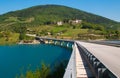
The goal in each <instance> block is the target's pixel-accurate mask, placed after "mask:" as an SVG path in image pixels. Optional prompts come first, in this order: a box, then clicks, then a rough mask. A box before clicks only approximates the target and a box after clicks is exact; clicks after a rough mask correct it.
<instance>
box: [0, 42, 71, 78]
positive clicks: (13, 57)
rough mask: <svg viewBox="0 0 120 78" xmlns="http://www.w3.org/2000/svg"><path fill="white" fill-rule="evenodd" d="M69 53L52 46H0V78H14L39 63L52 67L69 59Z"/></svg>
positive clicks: (66, 50) (64, 49)
mask: <svg viewBox="0 0 120 78" xmlns="http://www.w3.org/2000/svg"><path fill="white" fill-rule="evenodd" d="M70 55H71V51H70V50H68V49H66V48H62V47H59V46H53V45H45V44H39V45H14V46H0V78H15V76H16V75H17V74H19V73H20V72H23V71H25V70H27V69H28V67H29V66H30V68H32V69H35V68H36V67H37V66H38V65H40V64H41V62H44V63H45V64H49V65H51V66H52V65H53V64H54V63H56V62H58V61H61V60H66V59H69V58H70Z"/></svg>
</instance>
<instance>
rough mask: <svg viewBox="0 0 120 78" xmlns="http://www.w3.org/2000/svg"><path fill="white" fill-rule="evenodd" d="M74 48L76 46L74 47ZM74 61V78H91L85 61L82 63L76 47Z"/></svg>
mask: <svg viewBox="0 0 120 78" xmlns="http://www.w3.org/2000/svg"><path fill="white" fill-rule="evenodd" d="M75 46H76V45H75ZM75 51H76V52H75V57H76V59H75V61H76V78H89V77H93V75H92V73H91V71H90V69H89V67H88V65H87V63H86V61H84V59H83V57H82V56H81V54H80V52H79V50H78V48H77V46H76V48H75Z"/></svg>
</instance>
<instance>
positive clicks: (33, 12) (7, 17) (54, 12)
mask: <svg viewBox="0 0 120 78" xmlns="http://www.w3.org/2000/svg"><path fill="white" fill-rule="evenodd" d="M73 19H80V20H82V21H84V22H87V23H91V24H98V25H101V26H104V27H105V28H107V29H108V28H112V29H117V28H118V27H119V25H120V24H119V23H118V22H116V21H113V20H110V19H107V18H105V17H102V16H98V15H94V14H91V13H87V12H84V11H81V10H78V9H74V8H70V7H66V6H60V5H40V6H34V7H31V8H27V9H23V10H18V11H14V12H9V13H6V14H3V15H1V16H0V27H1V29H2V28H3V29H4V28H11V27H12V26H17V25H19V24H24V25H26V26H39V25H46V24H53V23H56V22H57V21H64V22H67V21H69V20H73Z"/></svg>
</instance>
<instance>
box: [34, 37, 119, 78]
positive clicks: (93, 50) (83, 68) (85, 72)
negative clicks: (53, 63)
mask: <svg viewBox="0 0 120 78" xmlns="http://www.w3.org/2000/svg"><path fill="white" fill-rule="evenodd" d="M36 39H37V40H39V41H40V42H44V43H48V44H54V45H60V46H64V47H67V48H72V49H73V51H72V54H71V57H70V60H69V62H68V65H67V68H66V69H65V73H64V76H63V78H120V62H119V60H120V48H118V47H113V46H107V45H100V44H94V43H88V42H82V41H74V40H63V39H52V38H40V37H36Z"/></svg>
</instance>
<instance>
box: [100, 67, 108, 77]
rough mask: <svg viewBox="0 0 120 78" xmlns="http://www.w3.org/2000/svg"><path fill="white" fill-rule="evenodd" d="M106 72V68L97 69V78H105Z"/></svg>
mask: <svg viewBox="0 0 120 78" xmlns="http://www.w3.org/2000/svg"><path fill="white" fill-rule="evenodd" d="M106 71H107V69H106V68H98V78H105V73H106ZM106 78H107V77H106Z"/></svg>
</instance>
